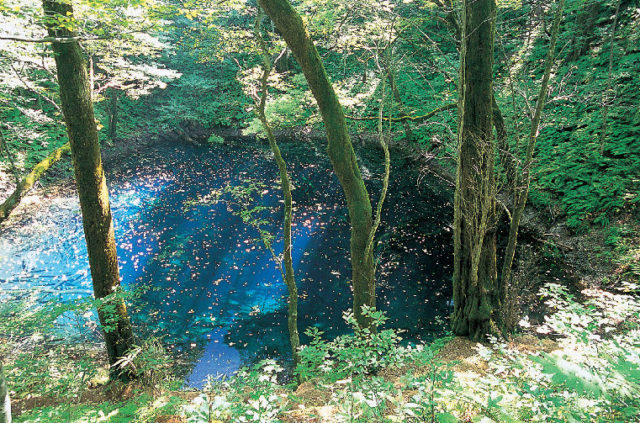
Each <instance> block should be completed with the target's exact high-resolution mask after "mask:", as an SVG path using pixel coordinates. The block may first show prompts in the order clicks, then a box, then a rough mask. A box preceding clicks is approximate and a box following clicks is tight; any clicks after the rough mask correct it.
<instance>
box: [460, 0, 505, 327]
mask: <svg viewBox="0 0 640 423" xmlns="http://www.w3.org/2000/svg"><path fill="white" fill-rule="evenodd" d="M495 15H496V5H495V0H465V3H464V6H463V25H462V27H463V30H462V38H461V39H462V40H463V42H462V43H461V48H460V82H459V86H458V92H459V97H458V115H459V116H458V119H459V122H458V163H457V171H456V191H455V197H454V274H453V298H454V311H453V315H452V319H451V323H452V327H453V331H454V333H455V334H456V335H462V336H469V337H470V338H471V339H474V340H478V339H481V338H483V337H484V336H485V335H487V334H488V333H493V332H495V331H496V330H495V322H496V321H498V319H497V317H498V314H499V311H500V305H501V299H500V298H499V292H498V290H497V274H496V232H495V189H496V187H495V177H494V171H493V164H494V143H493V133H492V125H493V119H492V114H493V113H492V110H493V107H492V106H493V102H492V97H493V75H492V67H493V41H494V32H495Z"/></svg>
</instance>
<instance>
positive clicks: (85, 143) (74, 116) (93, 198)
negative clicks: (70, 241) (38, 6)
mask: <svg viewBox="0 0 640 423" xmlns="http://www.w3.org/2000/svg"><path fill="white" fill-rule="evenodd" d="M43 6H44V11H45V15H46V16H48V17H52V18H55V17H56V16H63V17H64V18H65V19H66V18H67V17H68V16H73V10H72V7H71V4H70V3H68V2H66V1H63V0H43ZM52 21H55V19H53V20H52ZM50 22H51V21H50ZM48 31H49V36H51V37H66V38H68V37H73V36H75V34H74V33H73V32H71V31H69V30H68V29H66V28H61V27H57V26H55V25H54V24H52V23H49V24H48ZM52 45H53V52H54V55H55V61H56V68H57V75H58V83H59V85H60V98H61V100H62V112H63V114H64V118H65V122H66V124H67V132H68V134H69V142H70V144H71V156H72V158H73V167H74V171H75V179H76V185H77V188H78V195H79V197H80V208H81V209H82V223H83V226H84V234H85V239H86V242H87V251H88V253H89V265H90V267H91V278H92V280H93V292H94V295H95V297H96V299H98V300H102V303H101V304H100V305H99V306H98V316H99V318H100V323H101V325H102V328H103V332H104V338H105V343H106V347H107V353H108V356H109V363H110V364H111V365H113V364H115V363H116V362H117V360H118V359H119V358H120V357H122V356H123V355H125V354H126V353H127V351H128V350H129V349H130V348H131V347H132V345H133V332H132V329H131V323H130V321H129V317H128V315H127V309H126V307H125V304H124V301H123V299H122V297H121V296H120V295H119V293H118V291H119V290H120V277H119V274H118V257H117V254H116V243H115V236H114V230H113V221H112V219H111V209H110V207H109V192H108V190H107V183H106V180H105V177H104V171H103V169H102V159H101V157H100V145H99V143H98V131H97V128H96V122H95V117H94V113H93V104H92V102H91V90H90V87H89V78H88V75H87V66H86V63H85V60H84V58H83V55H82V50H81V49H80V45H79V44H78V42H77V41H69V42H65V43H61V42H53V43H52ZM112 371H113V373H112V376H114V377H115V376H117V377H119V378H121V379H124V380H126V379H128V378H129V377H130V376H132V374H131V373H130V372H129V371H116V369H115V368H114V367H112Z"/></svg>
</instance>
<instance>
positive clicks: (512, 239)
mask: <svg viewBox="0 0 640 423" xmlns="http://www.w3.org/2000/svg"><path fill="white" fill-rule="evenodd" d="M564 4H565V0H559V2H558V6H557V10H556V15H555V19H554V21H553V28H552V29H551V40H550V42H549V49H548V50H547V56H546V58H545V65H544V74H543V76H542V82H541V84H540V91H539V92H538V99H537V101H536V110H535V113H534V115H533V120H532V121H531V131H530V132H529V142H528V144H527V152H526V157H525V161H524V167H523V169H522V176H519V175H514V186H513V214H512V216H511V224H510V225H509V239H508V241H507V248H506V250H505V254H504V261H503V263H502V271H501V273H500V284H501V288H500V289H501V291H502V295H503V296H506V294H507V291H508V289H509V283H510V281H511V267H512V264H513V257H514V255H515V252H516V242H517V240H518V229H519V227H520V220H521V219H522V215H523V214H524V207H525V205H526V204H527V196H528V195H529V185H530V183H531V165H532V163H533V152H534V151H535V146H536V140H537V139H538V131H539V129H540V120H541V119H542V110H543V109H544V104H545V102H546V100H547V92H548V91H549V78H550V77H551V68H552V67H553V62H554V58H555V49H556V41H557V40H558V33H559V32H560V21H561V20H562V13H563V10H564Z"/></svg>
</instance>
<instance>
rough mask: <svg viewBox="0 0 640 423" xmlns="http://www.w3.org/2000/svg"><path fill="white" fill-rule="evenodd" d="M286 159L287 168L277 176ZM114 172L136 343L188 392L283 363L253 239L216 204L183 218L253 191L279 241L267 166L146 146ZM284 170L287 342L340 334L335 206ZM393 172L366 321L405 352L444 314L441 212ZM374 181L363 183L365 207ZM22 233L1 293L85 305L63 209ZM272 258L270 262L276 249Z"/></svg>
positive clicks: (282, 309) (229, 154)
mask: <svg viewBox="0 0 640 423" xmlns="http://www.w3.org/2000/svg"><path fill="white" fill-rule="evenodd" d="M298 149H299V150H300V151H303V147H298ZM300 155H301V153H300V152H299V151H298V152H296V154H295V155H294V154H292V157H289V160H290V162H291V160H292V159H293V158H298V160H300V159H299V156H300ZM293 156H295V157H293ZM121 167H122V169H120V170H119V171H118V172H116V174H112V175H110V176H109V180H110V185H111V199H112V210H113V216H114V221H115V227H116V239H117V242H118V255H119V259H120V266H121V276H122V280H123V284H124V285H125V286H129V287H138V286H142V285H146V286H149V287H151V288H152V289H150V290H149V291H147V292H146V294H145V295H144V297H143V302H141V303H140V304H137V305H135V306H134V307H132V308H131V313H132V315H133V318H134V321H135V324H136V326H137V328H138V333H144V334H145V336H148V335H151V334H155V335H158V336H161V337H162V339H163V340H164V341H165V342H166V343H167V345H169V346H171V347H172V348H175V349H176V350H178V351H180V350H183V351H184V350H185V349H189V350H190V351H192V352H194V353H195V355H198V356H199V357H200V358H199V360H198V361H197V362H196V363H195V366H194V368H193V371H192V374H191V375H190V376H189V377H188V380H187V382H188V383H190V384H192V385H200V384H202V382H203V380H204V379H205V378H206V376H207V375H208V374H211V375H216V374H230V373H232V372H233V371H234V370H236V369H237V368H238V366H240V365H242V364H247V363H250V362H252V361H255V360H257V359H261V358H265V357H285V358H286V357H288V356H289V351H288V348H289V346H288V334H287V324H286V294H287V292H286V287H285V285H284V283H283V282H282V280H281V277H280V273H279V271H278V269H277V267H276V265H275V264H274V262H273V260H272V258H271V256H270V254H269V253H268V252H267V251H266V250H265V249H264V248H263V247H262V246H261V244H260V243H259V242H255V241H254V239H255V238H256V237H257V233H256V231H255V229H253V228H251V227H248V226H246V225H245V224H243V223H242V220H241V219H240V218H239V217H237V216H235V215H234V214H233V213H232V212H231V211H230V210H229V209H228V206H227V205H226V204H225V203H221V202H220V203H216V204H199V205H196V206H192V207H188V206H187V205H188V204H191V203H192V202H193V200H195V199H198V198H200V197H202V196H204V195H206V194H208V193H210V192H211V191H212V190H214V189H219V188H221V187H223V186H225V185H226V184H229V183H231V184H238V183H241V181H242V180H244V179H246V178H254V179H258V180H262V181H263V182H266V183H267V189H266V190H265V192H264V196H263V198H262V204H263V205H268V206H270V207H271V212H270V213H269V215H268V218H269V221H270V222H272V224H271V227H268V228H267V229H269V230H271V232H272V233H274V234H275V235H276V240H279V239H281V236H282V232H281V228H280V223H279V222H280V220H281V216H282V205H281V200H280V198H281V196H280V192H279V185H278V179H277V169H276V167H275V166H274V165H273V163H272V160H270V159H269V158H268V157H265V156H264V154H263V153H260V152H258V151H256V150H250V149H242V148H239V147H217V148H216V149H212V150H207V149H198V148H194V147H183V146H180V147H179V148H176V147H173V146H159V147H155V148H153V149H152V150H151V151H148V152H145V154H144V156H142V157H139V158H137V159H136V160H135V161H132V162H131V163H129V164H125V165H123V166H121ZM289 167H290V172H291V174H292V178H293V181H294V186H295V187H296V189H295V191H294V201H295V207H296V209H295V212H294V228H293V258H294V264H295V269H296V277H297V282H298V285H299V292H300V302H299V318H300V321H299V325H300V329H301V332H303V331H304V330H305V328H306V327H309V326H311V325H315V326H318V327H319V328H320V329H321V330H323V331H325V333H327V335H328V336H335V335H337V334H339V333H342V332H344V331H345V330H346V328H345V326H344V322H343V320H342V312H343V311H344V310H346V309H348V308H349V307H350V304H351V291H350V286H349V283H348V281H349V276H350V270H349V269H350V268H349V260H348V253H349V226H348V221H347V216H346V207H345V205H344V201H343V196H342V192H341V190H340V187H339V184H338V183H337V180H336V178H335V176H334V175H333V172H332V171H331V170H330V166H329V164H328V162H327V161H326V160H325V159H319V158H317V157H314V158H312V159H311V160H308V162H305V161H302V160H301V161H298V162H291V163H290V164H289ZM393 172H394V173H392V182H391V184H392V185H391V189H390V195H389V198H388V200H387V201H388V203H387V205H386V207H385V215H384V219H385V220H384V222H385V223H384V224H383V226H382V227H381V232H380V233H381V234H383V235H382V241H383V244H382V245H383V246H384V248H380V249H379V250H378V256H379V257H378V260H379V264H378V284H379V285H378V286H379V288H378V307H379V308H381V309H383V310H386V311H387V312H388V314H389V317H390V318H391V319H390V321H389V325H390V326H393V327H397V328H402V329H404V330H405V331H406V332H405V334H404V337H405V338H406V339H414V340H415V339H421V338H424V337H429V336H430V335H431V334H433V333H434V331H437V330H439V329H440V328H441V327H440V325H439V324H438V323H436V320H435V318H436V316H445V315H446V314H447V309H446V302H447V301H446V299H447V297H448V292H449V291H448V288H447V285H448V281H449V274H450V271H449V268H448V266H447V264H448V262H449V261H450V260H449V254H450V247H449V242H450V240H449V236H448V231H447V229H448V228H447V225H446V224H447V222H449V220H450V219H449V208H450V206H449V205H448V198H447V197H446V195H443V194H439V193H438V192H439V191H438V190H431V189H426V190H425V189H424V188H423V190H420V189H418V188H417V186H416V185H415V179H414V178H413V176H412V173H411V172H409V171H406V169H394V171H393ZM374 173H375V172H374ZM378 176H379V175H377V176H376V175H374V176H373V177H372V178H371V180H370V181H367V184H368V186H369V188H370V191H371V192H372V194H373V196H374V198H377V196H378V193H379V189H380V185H381V184H380V182H379V180H380V178H379V177H378ZM409 217H410V218H411V220H409ZM31 222H32V223H31V224H29V225H23V226H21V227H18V228H6V229H5V230H4V231H3V232H2V233H1V234H0V235H1V237H0V284H1V286H2V289H3V290H4V291H6V290H9V291H15V292H20V291H21V290H28V289H31V288H33V287H34V286H38V287H41V288H43V289H46V290H49V291H51V292H56V293H57V295H59V296H60V297H61V298H62V299H70V298H76V297H78V296H87V295H90V292H91V282H90V278H91V277H90V274H89V272H88V262H87V258H86V246H85V243H84V239H83V233H82V225H81V218H80V215H79V211H78V205H77V201H76V200H75V199H69V198H58V199H56V200H53V201H51V203H50V204H48V205H47V206H46V208H45V210H42V211H41V212H40V213H39V215H38V216H35V217H34V218H33V219H32V220H31ZM275 249H276V251H281V249H282V244H281V241H280V243H278V242H276V243H275ZM302 341H303V342H305V341H306V339H305V338H304V337H303V339H302Z"/></svg>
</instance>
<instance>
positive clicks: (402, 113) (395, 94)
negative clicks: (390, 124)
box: [382, 57, 413, 142]
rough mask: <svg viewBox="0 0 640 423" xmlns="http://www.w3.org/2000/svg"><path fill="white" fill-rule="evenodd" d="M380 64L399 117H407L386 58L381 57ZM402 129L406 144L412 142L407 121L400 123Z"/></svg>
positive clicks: (409, 125) (411, 134)
mask: <svg viewBox="0 0 640 423" xmlns="http://www.w3.org/2000/svg"><path fill="white" fill-rule="evenodd" d="M382 63H383V66H384V71H385V73H386V74H387V79H388V81H389V86H390V87H391V93H392V94H393V99H394V100H395V101H396V103H398V106H399V107H398V111H399V112H400V116H407V115H408V113H407V110H406V107H405V105H404V101H402V96H401V95H400V90H398V85H397V84H396V78H395V75H394V74H393V71H392V69H391V65H390V64H389V63H388V62H387V59H386V57H383V59H382ZM402 127H403V128H404V137H405V139H406V140H407V142H411V141H412V140H413V133H412V131H411V124H410V123H409V120H408V119H405V120H403V121H402Z"/></svg>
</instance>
